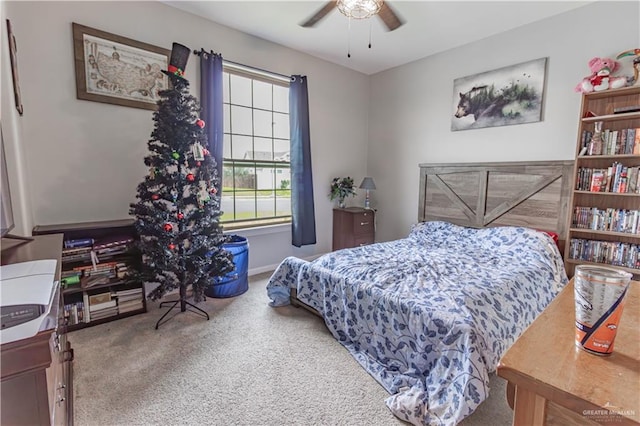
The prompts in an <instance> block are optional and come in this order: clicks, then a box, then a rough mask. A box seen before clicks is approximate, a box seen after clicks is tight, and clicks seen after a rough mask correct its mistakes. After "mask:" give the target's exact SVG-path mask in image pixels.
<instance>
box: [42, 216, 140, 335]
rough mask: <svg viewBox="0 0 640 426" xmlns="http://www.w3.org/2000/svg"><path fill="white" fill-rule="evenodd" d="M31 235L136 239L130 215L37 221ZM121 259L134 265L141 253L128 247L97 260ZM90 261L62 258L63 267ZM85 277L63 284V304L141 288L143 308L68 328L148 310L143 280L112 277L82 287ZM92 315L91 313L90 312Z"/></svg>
mask: <svg viewBox="0 0 640 426" xmlns="http://www.w3.org/2000/svg"><path fill="white" fill-rule="evenodd" d="M32 233H33V235H47V234H63V240H64V241H66V240H73V239H82V238H92V239H94V240H96V241H98V242H99V241H100V239H102V238H107V237H109V236H114V235H126V236H130V237H132V238H133V239H134V240H135V239H137V238H138V237H137V234H136V232H135V227H134V220H133V219H122V220H109V221H97V222H80V223H64V224H57V225H38V226H35V227H34V228H33V231H32ZM113 261H121V262H125V263H127V264H128V265H130V267H134V268H135V267H137V265H139V263H140V261H141V259H140V255H139V254H138V253H137V252H135V251H128V252H125V253H119V254H116V255H106V256H101V257H100V262H101V263H104V262H113ZM88 265H91V257H90V256H88V257H87V258H86V259H77V260H73V261H64V260H63V261H62V271H66V270H69V269H73V267H77V266H88ZM86 279H87V278H86V277H82V278H81V283H80V284H76V285H74V286H71V287H63V288H62V297H63V304H65V305H66V304H73V303H77V302H79V301H84V300H85V295H87V297H88V296H89V295H95V294H99V293H106V292H113V293H115V292H116V291H122V290H130V289H138V288H140V289H142V296H141V300H142V308H140V309H135V310H131V311H127V312H124V313H117V314H114V315H111V316H107V317H104V318H97V319H91V320H90V321H89V322H78V323H76V324H69V325H68V326H67V330H68V331H74V330H79V329H82V328H86V327H91V326H94V325H98V324H104V323H106V322H110V321H114V320H117V319H121V318H126V317H130V316H133V315H138V314H142V313H145V312H147V302H146V294H145V288H144V284H143V283H142V282H139V281H133V280H127V279H126V278H125V279H123V278H111V279H109V282H107V283H101V284H96V285H93V286H90V287H82V281H83V280H86ZM89 316H90V317H91V315H89Z"/></svg>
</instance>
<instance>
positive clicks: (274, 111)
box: [221, 70, 291, 226]
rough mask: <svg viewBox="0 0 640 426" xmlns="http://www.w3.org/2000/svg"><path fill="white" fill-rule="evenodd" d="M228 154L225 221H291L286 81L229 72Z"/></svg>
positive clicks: (224, 184)
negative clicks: (271, 80)
mask: <svg viewBox="0 0 640 426" xmlns="http://www.w3.org/2000/svg"><path fill="white" fill-rule="evenodd" d="M223 157H224V158H223V176H222V203H221V209H222V211H223V212H224V214H223V216H222V219H221V220H222V222H223V223H225V224H234V226H235V225H236V224H237V225H243V226H256V225H265V224H273V223H282V222H288V221H290V220H291V169H290V163H289V86H288V84H287V83H280V82H279V81H275V80H274V81H273V82H267V81H265V79H264V78H252V77H251V76H250V75H248V74H246V73H243V74H242V75H239V74H234V73H233V72H230V71H229V70H225V72H224V153H223Z"/></svg>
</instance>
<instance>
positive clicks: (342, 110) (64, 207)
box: [2, 1, 369, 272]
mask: <svg viewBox="0 0 640 426" xmlns="http://www.w3.org/2000/svg"><path fill="white" fill-rule="evenodd" d="M4 6H5V7H4V8H5V12H6V17H7V18H9V19H11V22H12V24H13V26H14V32H15V35H16V38H17V42H18V49H19V50H18V61H19V66H20V82H21V87H22V94H23V103H24V108H25V113H24V116H22V117H15V116H16V114H7V115H8V117H7V119H8V120H13V121H15V123H13V124H12V125H10V126H7V127H10V132H5V142H6V141H7V139H9V141H8V144H10V145H11V146H12V147H14V148H12V149H14V150H13V151H12V153H13V152H15V150H16V149H18V150H23V151H24V154H25V155H24V157H25V159H26V161H24V162H23V165H24V166H25V168H26V170H25V172H24V173H22V174H19V173H16V171H15V170H13V171H11V170H10V171H11V172H12V179H11V183H12V185H14V184H15V185H14V186H16V187H17V186H20V185H22V186H23V188H22V190H21V191H20V193H19V194H17V197H19V198H20V197H21V198H22V199H24V200H25V202H24V203H23V205H22V206H21V205H18V208H17V210H18V211H17V213H18V215H19V216H20V215H22V216H25V217H26V219H25V220H24V222H25V223H26V224H25V226H24V227H23V233H25V234H27V233H28V232H29V231H30V229H31V227H32V226H33V225H47V224H57V223H68V222H82V221H94V220H109V219H121V218H126V217H128V210H129V203H131V202H133V201H135V188H136V185H137V184H138V183H139V182H140V181H141V179H142V178H143V176H144V175H145V173H147V168H146V167H145V166H144V163H143V157H144V156H145V155H146V152H147V141H148V139H149V136H150V134H151V131H152V129H153V121H152V111H149V110H142V109H136V108H128V107H122V106H116V105H109V104H104V103H98V102H91V101H85V100H78V99H76V85H75V71H74V56H73V42H72V30H71V23H72V22H77V23H79V24H83V25H86V26H89V27H92V28H96V29H100V30H103V31H107V32H110V33H114V34H118V35H121V36H125V37H128V38H132V39H134V40H138V41H142V42H146V43H150V44H153V45H156V46H161V47H165V48H167V49H170V48H171V44H172V42H173V41H177V42H179V43H182V44H184V45H186V46H189V47H190V48H191V49H200V48H204V49H205V50H214V51H216V52H220V53H222V55H223V57H224V58H226V59H229V60H231V61H234V62H239V63H242V64H246V65H250V66H254V67H258V68H262V69H267V70H270V71H273V72H277V73H280V74H285V75H290V74H303V75H307V76H308V81H309V102H310V104H309V109H310V116H311V123H310V124H311V141H312V162H313V177H314V192H315V208H316V222H317V236H318V243H317V244H316V245H315V246H306V247H303V248H301V249H296V248H294V247H293V246H291V233H290V227H289V226H284V227H280V228H276V229H275V230H274V229H270V230H269V232H270V233H267V234H264V235H260V234H259V233H258V232H256V231H251V232H248V233H246V234H245V235H249V244H250V246H251V250H250V263H249V269H250V270H252V271H254V272H257V271H261V270H268V269H269V268H270V267H273V266H275V265H277V264H278V263H279V262H280V261H281V260H282V259H283V258H284V257H285V256H288V255H296V256H299V257H309V256H313V255H316V254H319V253H324V252H327V251H329V250H330V249H331V226H332V219H331V214H332V203H331V202H330V201H329V199H328V197H327V194H328V192H329V184H330V181H331V178H333V177H334V176H345V175H347V174H349V175H351V176H353V177H354V178H356V180H357V179H361V178H362V177H363V176H364V175H365V171H366V157H365V155H363V153H366V145H367V137H368V121H367V119H368V111H367V104H368V101H369V89H368V83H369V77H368V76H365V75H364V74H360V73H358V72H355V71H352V70H349V69H346V68H343V67H340V66H337V65H333V64H330V63H328V62H325V61H322V60H319V59H316V58H313V57H311V56H309V55H306V54H302V53H300V52H296V51H294V50H291V49H288V48H285V47H282V46H280V45H276V44H274V43H270V42H267V41H264V40H261V39H258V38H255V37H252V36H249V35H247V34H244V33H241V32H238V31H235V30H232V29H230V28H227V27H224V26H221V25H217V24H214V23H212V22H210V21H207V20H204V19H202V18H200V17H197V16H195V15H191V14H188V13H186V12H183V11H180V10H177V9H174V8H171V7H169V6H167V5H164V4H162V3H159V2H49V1H45V2H22V1H20V2H5V3H4ZM2 26H3V32H4V33H5V34H6V30H5V29H4V27H5V25H4V22H3V25H2ZM2 52H3V53H2V73H3V77H2V90H3V91H2V93H3V95H2V98H3V100H2V108H3V110H4V111H6V110H8V109H10V108H9V107H8V106H11V104H10V103H9V102H8V101H7V98H8V96H7V95H8V93H9V90H10V89H11V85H10V77H9V78H7V72H8V71H9V70H10V68H9V66H8V65H7V61H5V59H6V58H5V57H6V56H7V54H6V53H5V52H6V49H4V48H3V49H2ZM199 65H200V64H199V59H198V57H197V56H195V55H194V56H192V57H191V59H190V60H189V63H188V64H187V69H186V77H187V79H189V80H190V82H191V89H192V90H191V91H192V93H193V94H194V95H196V96H197V97H199V84H198V82H199ZM13 110H14V111H15V108H14V109H13ZM4 122H5V119H4V117H3V127H4V126H5V124H4ZM7 133H10V134H7ZM12 189H13V188H12ZM29 204H31V205H32V206H29ZM274 231H275V232H274Z"/></svg>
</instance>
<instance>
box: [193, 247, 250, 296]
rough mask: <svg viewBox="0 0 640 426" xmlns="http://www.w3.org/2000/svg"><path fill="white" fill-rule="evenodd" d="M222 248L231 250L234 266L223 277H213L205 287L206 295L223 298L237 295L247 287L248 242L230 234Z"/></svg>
mask: <svg viewBox="0 0 640 426" xmlns="http://www.w3.org/2000/svg"><path fill="white" fill-rule="evenodd" d="M222 248H223V249H225V250H227V251H229V252H231V254H232V255H233V263H234V265H235V268H234V270H233V271H231V272H229V273H228V274H227V275H225V276H223V277H216V278H214V280H213V282H212V284H211V285H210V286H209V287H207V288H206V290H205V291H204V294H205V295H206V296H207V297H214V298H225V297H235V296H239V295H241V294H242V293H244V292H245V291H247V290H248V289H249V275H248V271H249V242H248V241H247V239H246V238H245V237H241V236H240V235H232V236H231V241H230V242H228V243H224V244H223V245H222Z"/></svg>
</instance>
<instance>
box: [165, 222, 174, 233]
mask: <svg viewBox="0 0 640 426" xmlns="http://www.w3.org/2000/svg"><path fill="white" fill-rule="evenodd" d="M172 229H173V225H171V224H170V223H165V224H164V230H165V231H167V232H171V230H172Z"/></svg>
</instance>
